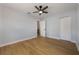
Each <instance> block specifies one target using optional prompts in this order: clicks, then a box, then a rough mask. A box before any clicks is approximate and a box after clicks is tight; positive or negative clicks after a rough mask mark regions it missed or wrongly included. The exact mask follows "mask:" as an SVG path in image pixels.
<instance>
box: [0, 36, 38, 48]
mask: <svg viewBox="0 0 79 59" xmlns="http://www.w3.org/2000/svg"><path fill="white" fill-rule="evenodd" d="M36 37H37V36H32V37H29V38H24V39H22V40H17V41H13V42H9V43H5V44H2V45H0V47H3V46H7V45H11V44H15V43H18V42H21V41H25V40H29V39H32V38H36Z"/></svg>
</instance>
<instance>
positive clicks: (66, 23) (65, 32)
mask: <svg viewBox="0 0 79 59" xmlns="http://www.w3.org/2000/svg"><path fill="white" fill-rule="evenodd" d="M60 20H61V22H60V36H61V39H64V40H68V41H71V17H63V18H61V19H60Z"/></svg>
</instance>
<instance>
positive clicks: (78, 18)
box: [76, 4, 79, 50]
mask: <svg viewBox="0 0 79 59" xmlns="http://www.w3.org/2000/svg"><path fill="white" fill-rule="evenodd" d="M76 23H77V30H76V33H77V47H78V50H79V4H78V6H77V21H76Z"/></svg>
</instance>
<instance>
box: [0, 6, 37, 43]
mask: <svg viewBox="0 0 79 59" xmlns="http://www.w3.org/2000/svg"><path fill="white" fill-rule="evenodd" d="M0 10H1V8H0ZM0 16H2V17H3V19H1V17H0V21H1V20H2V23H3V24H1V23H0V29H1V25H2V27H3V29H2V30H3V32H2V33H3V34H0V36H3V37H0V41H1V42H0V44H6V43H9V42H14V41H18V40H22V39H25V38H26V39H28V38H30V37H36V33H37V32H36V27H37V25H36V24H37V23H36V21H35V20H34V19H32V18H30V17H29V16H28V15H27V14H24V13H21V12H19V11H16V10H14V9H11V8H8V7H4V6H2V14H1V12H0ZM0 32H1V30H0Z"/></svg>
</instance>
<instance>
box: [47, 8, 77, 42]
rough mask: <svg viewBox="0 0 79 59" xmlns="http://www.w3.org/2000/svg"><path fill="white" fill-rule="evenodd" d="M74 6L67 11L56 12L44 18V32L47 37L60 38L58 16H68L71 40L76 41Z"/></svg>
mask: <svg viewBox="0 0 79 59" xmlns="http://www.w3.org/2000/svg"><path fill="white" fill-rule="evenodd" d="M76 12H77V11H76V8H74V9H73V10H69V11H64V12H60V13H56V14H54V15H50V17H48V18H47V19H46V34H47V37H50V38H57V39H61V37H60V35H61V34H60V22H61V21H60V18H61V17H65V16H70V17H71V18H72V19H71V33H70V34H71V41H72V42H76V39H77V38H76V18H77V13H76Z"/></svg>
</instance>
